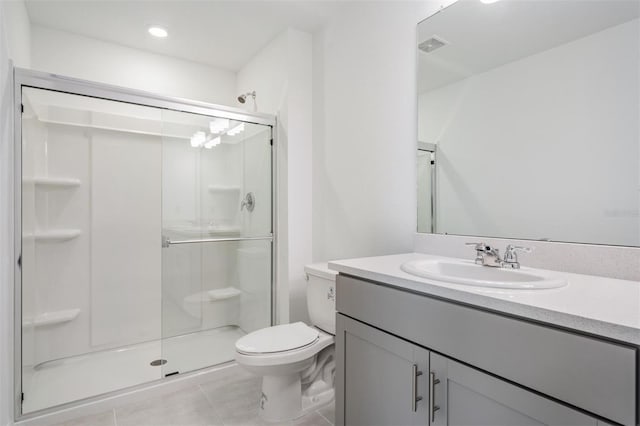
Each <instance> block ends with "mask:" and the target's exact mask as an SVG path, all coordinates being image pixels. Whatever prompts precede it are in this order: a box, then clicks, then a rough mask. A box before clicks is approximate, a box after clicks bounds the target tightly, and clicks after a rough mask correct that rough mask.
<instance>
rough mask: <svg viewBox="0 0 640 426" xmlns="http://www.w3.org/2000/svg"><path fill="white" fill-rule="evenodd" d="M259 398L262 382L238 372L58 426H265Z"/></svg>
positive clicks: (323, 414) (318, 421) (301, 425)
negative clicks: (259, 415) (261, 415)
mask: <svg viewBox="0 0 640 426" xmlns="http://www.w3.org/2000/svg"><path fill="white" fill-rule="evenodd" d="M259 398H260V378H257V377H254V376H251V375H249V373H246V372H244V371H239V372H238V373H237V374H235V375H234V376H231V377H223V378H221V379H218V380H216V381H213V382H207V383H202V384H200V385H198V386H195V387H191V388H186V389H183V390H180V391H178V392H175V393H172V394H167V395H162V396H158V397H154V398H150V399H148V400H145V401H141V402H135V403H131V404H128V405H120V406H117V407H115V408H113V409H111V410H108V411H105V412H103V413H100V414H96V415H92V416H87V417H82V418H77V419H74V420H70V421H67V422H64V423H58V424H57V425H55V426H165V425H166V426H194V425H203V426H204V425H216V426H217V425H220V426H227V425H246V426H253V425H256V426H262V425H265V424H267V423H265V422H263V421H261V420H260V419H259V417H258V400H259ZM334 414H335V413H334V405H333V403H332V404H330V405H328V406H325V407H323V408H321V409H319V410H317V411H315V412H312V413H309V414H307V415H306V416H304V417H302V418H300V419H297V420H295V421H292V422H289V423H288V424H286V426H332V425H333V423H334ZM43 426H44V425H43Z"/></svg>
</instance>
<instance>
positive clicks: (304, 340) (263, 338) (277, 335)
mask: <svg viewBox="0 0 640 426" xmlns="http://www.w3.org/2000/svg"><path fill="white" fill-rule="evenodd" d="M319 335H320V334H319V333H318V330H316V329H315V328H313V327H309V326H308V325H306V324H305V323H303V322H295V323H293V324H283V325H276V326H274V327H267V328H263V329H260V330H257V331H254V332H252V333H249V334H247V335H246V336H243V337H241V338H240V339H238V341H237V342H236V349H237V350H238V351H240V352H244V353H272V352H284V351H290V350H292V349H297V348H301V347H303V346H307V345H309V344H311V343H313V342H315V341H316V340H317V339H318V336H319Z"/></svg>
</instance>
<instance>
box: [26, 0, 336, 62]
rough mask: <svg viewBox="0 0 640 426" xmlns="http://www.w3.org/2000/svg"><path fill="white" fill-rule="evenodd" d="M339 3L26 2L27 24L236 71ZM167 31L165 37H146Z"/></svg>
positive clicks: (313, 26) (309, 28)
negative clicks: (162, 29)
mask: <svg viewBox="0 0 640 426" xmlns="http://www.w3.org/2000/svg"><path fill="white" fill-rule="evenodd" d="M339 3H340V2H339V1H268V0H263V1H246V0H234V1H221V0H196V1H193V0H155V1H152V0H26V5H27V11H28V13H29V17H30V19H31V23H32V24H35V25H42V26H46V27H50V28H56V29H60V30H64V31H70V32H73V33H76V34H80V35H84V36H88V37H93V38H97V39H100V40H105V41H109V42H114V43H118V44H121V45H125V46H129V47H134V48H137V49H144V50H147V51H151V52H155V53H161V54H165V55H169V56H174V57H178V58H182V59H188V60H192V61H196V62H202V63H206V64H209V65H212V66H214V67H218V68H223V69H227V70H231V71H237V70H238V69H240V68H241V67H242V66H243V65H244V64H246V63H247V62H248V61H249V59H251V58H252V57H253V56H254V55H255V54H256V53H257V52H258V51H260V49H261V48H262V47H264V46H265V45H266V44H267V43H268V42H269V41H271V40H272V39H273V38H274V37H276V36H277V35H278V34H280V33H281V32H282V31H284V30H285V29H286V28H289V27H290V28H295V29H298V30H302V31H306V32H310V33H312V32H314V31H316V30H318V29H320V28H321V27H322V26H323V25H324V24H325V23H326V22H327V20H328V19H329V18H330V17H331V16H332V14H334V13H336V11H337V10H338V8H339V6H340V4H339ZM151 25H159V26H163V27H165V28H166V29H167V30H168V31H169V37H167V38H166V39H157V38H155V37H152V36H151V35H149V34H148V33H147V28H148V27H149V26H151Z"/></svg>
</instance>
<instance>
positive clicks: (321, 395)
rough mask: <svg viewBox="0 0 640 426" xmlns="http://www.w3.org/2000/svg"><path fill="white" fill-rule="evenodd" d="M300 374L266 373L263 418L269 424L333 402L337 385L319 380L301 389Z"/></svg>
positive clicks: (262, 400) (261, 410)
mask: <svg viewBox="0 0 640 426" xmlns="http://www.w3.org/2000/svg"><path fill="white" fill-rule="evenodd" d="M300 388H301V381H300V374H299V373H298V374H292V375H287V376H264V377H263V378H262V396H261V397H260V406H259V408H260V411H259V413H260V417H261V418H262V419H263V420H264V421H266V422H269V423H282V422H286V421H290V420H294V419H297V418H298V417H301V416H304V415H305V414H307V413H310V412H311V411H315V410H317V409H318V408H320V407H322V406H323V405H326V404H328V403H330V402H331V401H333V398H334V390H333V387H332V386H331V385H329V384H327V383H326V382H323V381H317V382H315V383H313V385H311V386H309V388H308V389H306V390H305V391H303V392H302V393H301V392H300Z"/></svg>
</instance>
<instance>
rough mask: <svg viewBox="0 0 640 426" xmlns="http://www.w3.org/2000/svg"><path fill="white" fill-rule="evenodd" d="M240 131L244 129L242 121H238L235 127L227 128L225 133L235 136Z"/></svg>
mask: <svg viewBox="0 0 640 426" xmlns="http://www.w3.org/2000/svg"><path fill="white" fill-rule="evenodd" d="M242 131H244V123H240V124H238V125H237V126H236V127H234V128H233V129H231V130H229V131H228V132H227V135H229V136H235V135H237V134H238V133H240V132H242Z"/></svg>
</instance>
